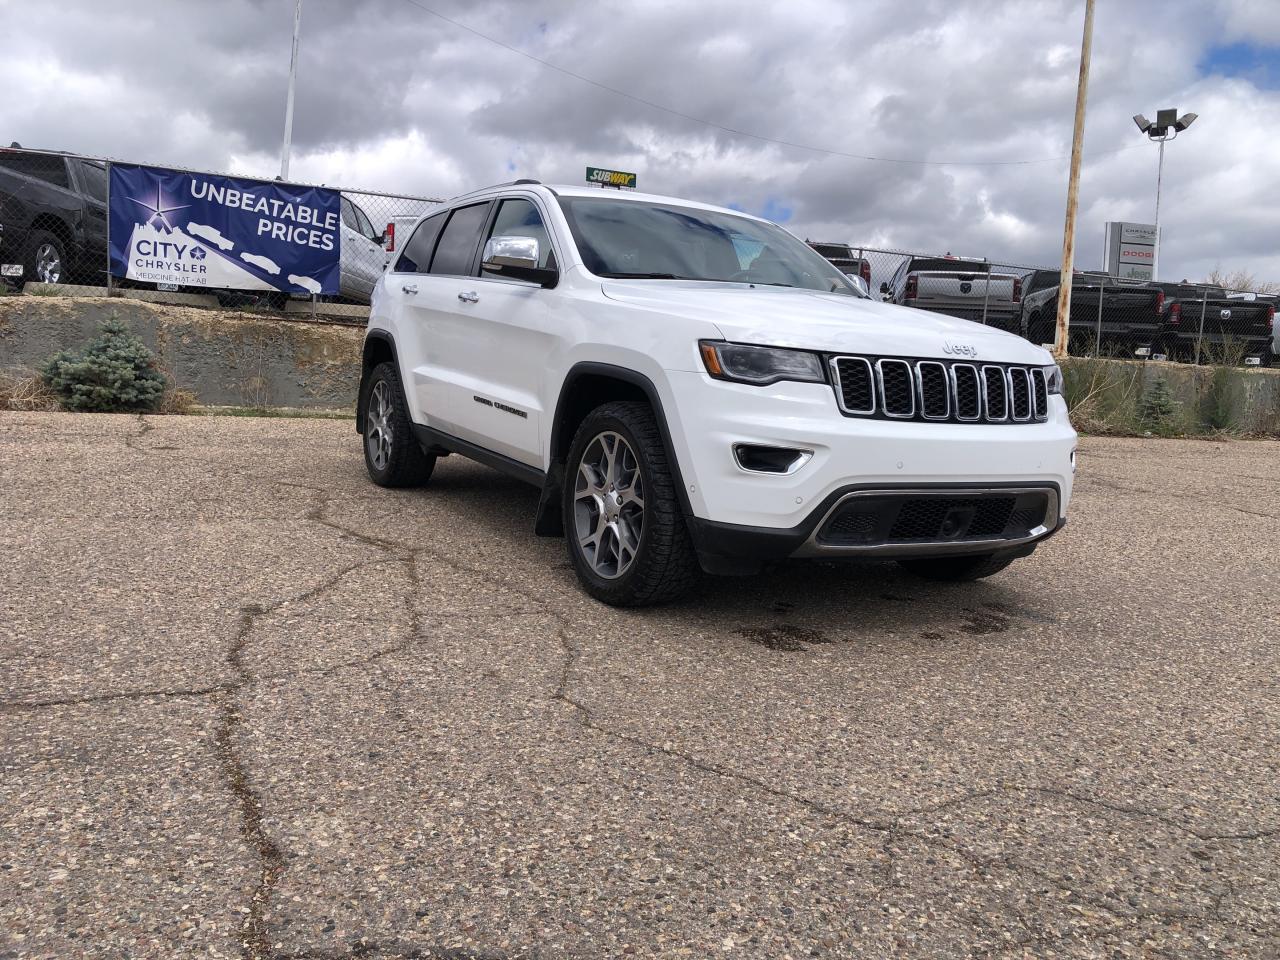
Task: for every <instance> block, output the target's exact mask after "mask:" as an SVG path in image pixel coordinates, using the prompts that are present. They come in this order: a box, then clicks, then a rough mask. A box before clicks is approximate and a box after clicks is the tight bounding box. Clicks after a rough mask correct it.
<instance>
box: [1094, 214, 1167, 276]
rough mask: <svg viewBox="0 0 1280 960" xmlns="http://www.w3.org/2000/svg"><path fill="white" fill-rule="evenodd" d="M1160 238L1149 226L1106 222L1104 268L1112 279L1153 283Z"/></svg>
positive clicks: (1150, 224)
mask: <svg viewBox="0 0 1280 960" xmlns="http://www.w3.org/2000/svg"><path fill="white" fill-rule="evenodd" d="M1159 239H1160V238H1159V236H1158V234H1157V231H1156V227H1155V224H1152V223H1120V222H1111V223H1108V224H1107V229H1106V233H1105V234H1104V239H1103V249H1104V250H1105V251H1106V262H1105V263H1103V267H1104V268H1105V269H1106V271H1107V273H1108V274H1110V275H1111V276H1113V277H1122V278H1124V279H1125V280H1152V279H1154V278H1155V273H1156V262H1157V261H1156V256H1157V253H1158V244H1159Z"/></svg>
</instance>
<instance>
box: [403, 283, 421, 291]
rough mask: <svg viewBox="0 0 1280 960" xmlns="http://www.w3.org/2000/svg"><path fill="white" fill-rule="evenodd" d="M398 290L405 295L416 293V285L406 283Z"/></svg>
mask: <svg viewBox="0 0 1280 960" xmlns="http://www.w3.org/2000/svg"><path fill="white" fill-rule="evenodd" d="M400 289H401V290H403V291H404V292H405V293H417V292H418V285H417V284H416V283H406V284H405V285H404V286H403V287H401V288H400Z"/></svg>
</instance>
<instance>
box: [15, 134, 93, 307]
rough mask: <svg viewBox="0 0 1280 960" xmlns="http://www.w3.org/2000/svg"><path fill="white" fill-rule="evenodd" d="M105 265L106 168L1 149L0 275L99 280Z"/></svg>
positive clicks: (78, 160)
mask: <svg viewBox="0 0 1280 960" xmlns="http://www.w3.org/2000/svg"><path fill="white" fill-rule="evenodd" d="M106 269H107V171H106V167H105V166H104V165H103V164H101V163H99V162H98V161H96V160H85V159H82V158H80V157H74V156H65V155H62V154H46V153H32V152H28V151H25V150H19V149H11V148H0V274H3V277H0V279H3V280H6V281H9V282H11V283H15V284H17V283H21V282H23V281H28V280H29V281H39V282H43V283H68V282H80V283H96V284H101V283H102V282H103V278H104V277H105V275H106Z"/></svg>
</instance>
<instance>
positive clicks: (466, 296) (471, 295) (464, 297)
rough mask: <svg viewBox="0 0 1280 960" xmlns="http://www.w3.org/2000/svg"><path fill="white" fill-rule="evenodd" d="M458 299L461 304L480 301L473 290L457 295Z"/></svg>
mask: <svg viewBox="0 0 1280 960" xmlns="http://www.w3.org/2000/svg"><path fill="white" fill-rule="evenodd" d="M458 299H459V300H461V301H462V302H463V303H476V302H478V301H479V300H480V298H479V297H478V296H477V295H476V292H475V291H474V290H472V291H469V292H467V293H460V294H458Z"/></svg>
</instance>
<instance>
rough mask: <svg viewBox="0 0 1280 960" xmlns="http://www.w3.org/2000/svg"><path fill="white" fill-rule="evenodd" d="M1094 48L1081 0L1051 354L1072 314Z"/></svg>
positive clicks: (1062, 349) (1063, 351) (1088, 4)
mask: <svg viewBox="0 0 1280 960" xmlns="http://www.w3.org/2000/svg"><path fill="white" fill-rule="evenodd" d="M1092 49H1093V0H1085V4H1084V37H1083V39H1081V41H1080V81H1079V83H1078V84H1077V85H1076V124H1075V131H1074V132H1073V133H1072V135H1071V173H1070V174H1069V176H1068V179H1067V216H1066V221H1065V223H1064V224H1063V231H1062V272H1061V274H1059V278H1058V324H1057V331H1056V332H1055V333H1054V336H1053V355H1054V356H1055V357H1057V358H1061V357H1065V356H1066V355H1067V321H1068V320H1069V319H1070V317H1071V267H1072V263H1073V261H1074V260H1075V255H1076V208H1077V207H1078V206H1079V202H1080V153H1081V151H1082V150H1083V149H1084V108H1085V103H1086V101H1087V100H1088V99H1089V52H1090V51H1091V50H1092Z"/></svg>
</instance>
